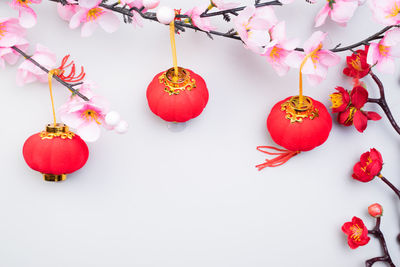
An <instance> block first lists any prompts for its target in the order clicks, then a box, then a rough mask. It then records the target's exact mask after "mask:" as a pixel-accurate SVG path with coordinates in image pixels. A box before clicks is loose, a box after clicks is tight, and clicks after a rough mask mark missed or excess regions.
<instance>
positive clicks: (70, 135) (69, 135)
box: [40, 131, 75, 140]
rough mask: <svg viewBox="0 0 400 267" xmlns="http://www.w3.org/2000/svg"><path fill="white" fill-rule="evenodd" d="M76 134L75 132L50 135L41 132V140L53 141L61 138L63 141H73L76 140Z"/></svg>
mask: <svg viewBox="0 0 400 267" xmlns="http://www.w3.org/2000/svg"><path fill="white" fill-rule="evenodd" d="M74 136H75V134H74V133H73V132H66V133H48V132H46V131H42V132H40V138H42V140H44V139H53V138H55V137H60V138H61V139H72V138H74Z"/></svg>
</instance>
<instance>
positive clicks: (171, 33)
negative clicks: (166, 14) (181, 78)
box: [169, 20, 178, 78]
mask: <svg viewBox="0 0 400 267" xmlns="http://www.w3.org/2000/svg"><path fill="white" fill-rule="evenodd" d="M169 36H170V39H171V49H172V60H173V63H174V74H175V75H174V76H175V77H174V78H177V77H178V59H177V57H176V44H175V20H173V21H171V23H170V24H169Z"/></svg>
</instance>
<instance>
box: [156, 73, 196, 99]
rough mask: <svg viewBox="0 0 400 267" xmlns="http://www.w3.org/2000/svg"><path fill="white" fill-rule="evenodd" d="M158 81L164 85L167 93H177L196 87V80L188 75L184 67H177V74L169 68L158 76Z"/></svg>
mask: <svg viewBox="0 0 400 267" xmlns="http://www.w3.org/2000/svg"><path fill="white" fill-rule="evenodd" d="M158 80H159V82H160V83H162V84H164V85H165V88H164V91H165V92H167V93H168V94H169V95H179V94H180V93H181V91H184V90H188V91H191V90H192V89H193V88H196V80H195V79H192V78H191V77H190V73H189V72H188V71H187V70H185V69H184V68H181V67H179V68H178V75H177V76H176V75H175V73H174V68H171V69H169V70H167V71H166V72H164V73H163V74H161V76H160V77H158Z"/></svg>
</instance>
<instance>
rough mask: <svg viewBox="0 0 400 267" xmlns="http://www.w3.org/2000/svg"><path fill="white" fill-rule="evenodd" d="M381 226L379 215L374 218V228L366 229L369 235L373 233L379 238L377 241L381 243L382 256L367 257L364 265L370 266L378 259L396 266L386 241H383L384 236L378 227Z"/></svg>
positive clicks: (392, 266)
mask: <svg viewBox="0 0 400 267" xmlns="http://www.w3.org/2000/svg"><path fill="white" fill-rule="evenodd" d="M380 226H381V217H378V218H377V219H376V224H375V227H374V229H372V230H368V233H369V234H371V235H374V236H375V237H376V238H378V239H379V243H380V244H381V247H382V250H383V253H384V254H383V256H381V257H376V258H372V259H369V260H367V261H366V262H365V266H366V267H370V266H372V265H373V264H374V263H376V262H378V261H382V262H387V263H388V264H389V266H390V267H396V266H395V265H394V263H393V261H392V258H391V257H390V254H389V250H388V248H387V245H386V241H385V237H384V236H383V233H382V231H381V229H380Z"/></svg>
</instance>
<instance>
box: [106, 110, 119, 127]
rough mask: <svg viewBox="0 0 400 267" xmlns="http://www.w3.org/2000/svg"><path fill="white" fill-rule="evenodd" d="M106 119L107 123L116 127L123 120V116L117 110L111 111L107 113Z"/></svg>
mask: <svg viewBox="0 0 400 267" xmlns="http://www.w3.org/2000/svg"><path fill="white" fill-rule="evenodd" d="M104 119H105V121H106V124H107V125H109V126H111V127H114V126H117V124H118V123H119V121H120V120H121V116H120V115H119V113H118V112H116V111H110V112H108V113H107V115H106V117H105V118H104Z"/></svg>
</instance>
